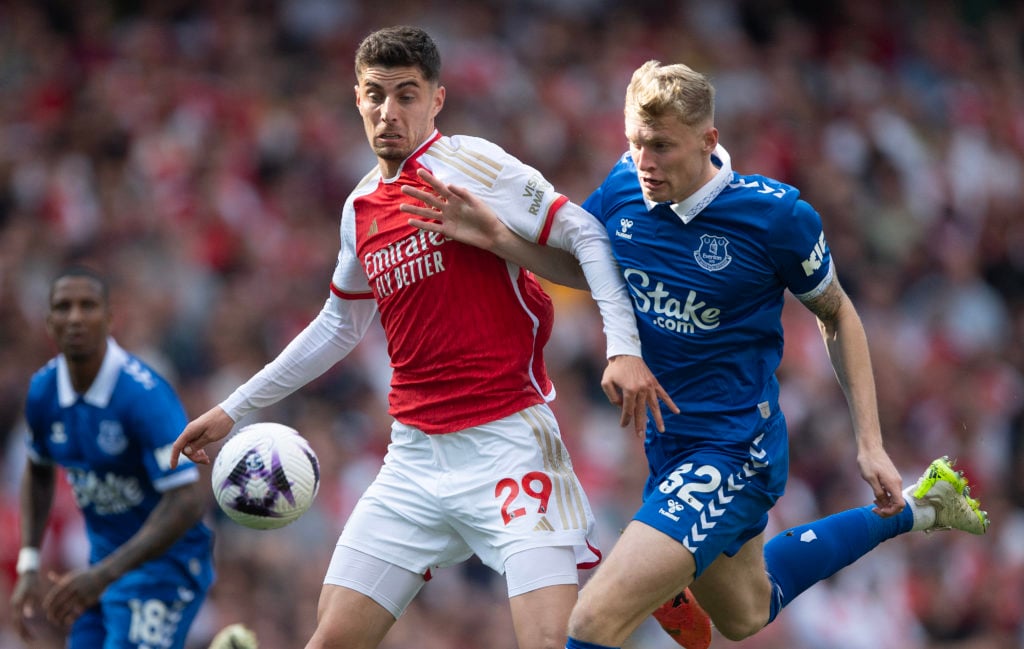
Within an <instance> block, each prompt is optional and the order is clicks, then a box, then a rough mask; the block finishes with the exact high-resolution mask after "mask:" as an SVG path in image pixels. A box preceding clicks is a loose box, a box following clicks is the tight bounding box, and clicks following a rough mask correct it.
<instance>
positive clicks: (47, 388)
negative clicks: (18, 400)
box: [26, 358, 57, 406]
mask: <svg viewBox="0 0 1024 649" xmlns="http://www.w3.org/2000/svg"><path fill="white" fill-rule="evenodd" d="M56 395H57V359H56V358H51V359H50V360H49V362H47V363H46V365H43V366H42V367H40V368H39V369H38V370H36V371H35V373H33V374H32V378H30V379H29V382H28V395H27V398H26V401H27V403H28V405H30V406H31V405H34V404H38V403H39V402H40V401H42V400H43V399H48V398H54V399H55V398H56Z"/></svg>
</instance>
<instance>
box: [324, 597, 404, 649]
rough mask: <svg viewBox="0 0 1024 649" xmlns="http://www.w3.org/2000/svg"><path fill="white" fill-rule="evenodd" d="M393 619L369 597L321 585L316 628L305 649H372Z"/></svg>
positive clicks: (392, 622)
mask: <svg viewBox="0 0 1024 649" xmlns="http://www.w3.org/2000/svg"><path fill="white" fill-rule="evenodd" d="M394 623H395V617H394V615H392V614H391V612H390V611H388V610H387V609H386V608H384V607H383V606H381V605H380V604H378V603H377V602H375V601H374V600H373V599H371V598H370V597H367V596H366V595H364V594H362V593H359V592H357V591H354V590H352V589H351V588H347V587H345V586H334V585H332V584H324V586H323V589H322V590H321V591H320V602H319V604H318V605H317V625H316V631H314V633H313V637H312V638H310V640H309V642H308V643H307V644H306V649H374V648H375V647H377V646H378V645H379V644H380V643H381V642H382V641H383V640H384V636H385V634H387V632H388V630H389V629H390V628H391V626H392V625H393V624H394Z"/></svg>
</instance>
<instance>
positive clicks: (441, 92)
mask: <svg viewBox="0 0 1024 649" xmlns="http://www.w3.org/2000/svg"><path fill="white" fill-rule="evenodd" d="M444 97H445V89H444V86H438V87H437V90H435V91H434V107H433V109H432V111H431V113H432V114H431V117H437V114H438V113H440V112H441V109H442V108H444Z"/></svg>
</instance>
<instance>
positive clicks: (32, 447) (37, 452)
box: [25, 374, 51, 462]
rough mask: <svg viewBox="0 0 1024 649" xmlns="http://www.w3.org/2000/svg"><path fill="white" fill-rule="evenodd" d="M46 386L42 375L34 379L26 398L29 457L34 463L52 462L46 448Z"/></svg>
mask: <svg viewBox="0 0 1024 649" xmlns="http://www.w3.org/2000/svg"><path fill="white" fill-rule="evenodd" d="M44 392H45V390H44V385H43V381H42V380H41V379H40V375H39V374H36V375H35V376H34V377H32V380H31V381H30V382H29V386H28V395H27V396H26V398H25V422H26V423H27V424H28V436H27V437H26V440H25V442H26V445H27V446H28V454H29V457H30V458H32V460H33V461H34V462H40V461H42V462H50V461H51V458H50V453H49V450H48V449H47V447H46V435H47V431H46V428H47V426H46V413H45V410H44V403H45V399H44V396H45V395H44Z"/></svg>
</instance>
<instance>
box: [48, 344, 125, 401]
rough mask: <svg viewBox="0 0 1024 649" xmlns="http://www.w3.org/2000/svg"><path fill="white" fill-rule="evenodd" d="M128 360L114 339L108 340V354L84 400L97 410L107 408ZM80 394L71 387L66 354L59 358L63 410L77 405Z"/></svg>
mask: <svg viewBox="0 0 1024 649" xmlns="http://www.w3.org/2000/svg"><path fill="white" fill-rule="evenodd" d="M126 360H128V352H126V351H125V350H123V349H121V346H120V345H118V344H117V343H116V342H114V339H113V338H109V337H108V338H107V353H106V354H105V355H104V356H103V363H102V364H101V365H100V371H99V373H97V374H96V379H95V380H94V381H93V382H92V385H90V386H89V389H88V390H86V392H85V394H84V395H82V400H83V401H85V402H86V403H88V404H89V405H93V406H96V407H97V408H106V407H107V404H109V403H110V398H111V397H112V396H113V395H114V386H115V385H117V378H118V377H119V376H120V375H121V368H122V367H124V363H125V361H126ZM77 398H78V393H77V392H75V389H74V388H73V387H71V371H70V370H68V361H67V359H66V358H64V354H61V355H59V356H58V357H57V401H58V403H60V407H61V408H70V407H71V406H73V405H74V404H75V399H77Z"/></svg>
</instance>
